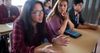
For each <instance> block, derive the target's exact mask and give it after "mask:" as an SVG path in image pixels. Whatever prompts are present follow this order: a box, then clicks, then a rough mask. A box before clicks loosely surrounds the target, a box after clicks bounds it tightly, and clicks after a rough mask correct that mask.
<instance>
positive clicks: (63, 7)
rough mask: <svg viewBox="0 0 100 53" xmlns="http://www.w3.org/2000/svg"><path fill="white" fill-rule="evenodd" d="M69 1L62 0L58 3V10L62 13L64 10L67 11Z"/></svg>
mask: <svg viewBox="0 0 100 53" xmlns="http://www.w3.org/2000/svg"><path fill="white" fill-rule="evenodd" d="M67 7H68V6H67V1H60V2H59V3H58V11H59V12H60V13H64V12H66V11H67Z"/></svg>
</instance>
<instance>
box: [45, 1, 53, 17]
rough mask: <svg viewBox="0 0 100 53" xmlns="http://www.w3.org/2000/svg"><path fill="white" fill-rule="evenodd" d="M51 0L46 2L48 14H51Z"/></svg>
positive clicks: (46, 12)
mask: <svg viewBox="0 0 100 53" xmlns="http://www.w3.org/2000/svg"><path fill="white" fill-rule="evenodd" d="M51 7H52V6H51V1H46V2H44V9H45V14H46V16H47V15H48V14H49V12H50V11H51Z"/></svg>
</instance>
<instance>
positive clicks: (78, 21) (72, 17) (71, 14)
mask: <svg viewBox="0 0 100 53" xmlns="http://www.w3.org/2000/svg"><path fill="white" fill-rule="evenodd" d="M69 17H70V20H71V21H72V23H73V24H74V26H75V28H77V27H78V25H79V24H82V25H83V24H84V22H85V21H84V19H83V18H82V15H81V12H80V13H79V18H77V15H75V12H74V8H71V9H70V10H69Z"/></svg>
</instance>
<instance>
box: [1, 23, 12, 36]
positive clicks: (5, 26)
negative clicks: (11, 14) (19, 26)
mask: <svg viewBox="0 0 100 53" xmlns="http://www.w3.org/2000/svg"><path fill="white" fill-rule="evenodd" d="M10 25H11V26H10ZM12 29H13V27H12V23H7V24H0V35H3V34H7V33H8V32H10V31H11V30H12Z"/></svg>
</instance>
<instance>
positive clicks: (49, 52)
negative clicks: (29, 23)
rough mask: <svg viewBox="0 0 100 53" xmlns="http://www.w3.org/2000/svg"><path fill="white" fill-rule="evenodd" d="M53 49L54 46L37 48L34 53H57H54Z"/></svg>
mask: <svg viewBox="0 0 100 53" xmlns="http://www.w3.org/2000/svg"><path fill="white" fill-rule="evenodd" d="M51 48H52V45H46V46H44V47H42V48H36V49H35V50H34V53H57V52H56V51H54V50H53V49H51Z"/></svg>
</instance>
